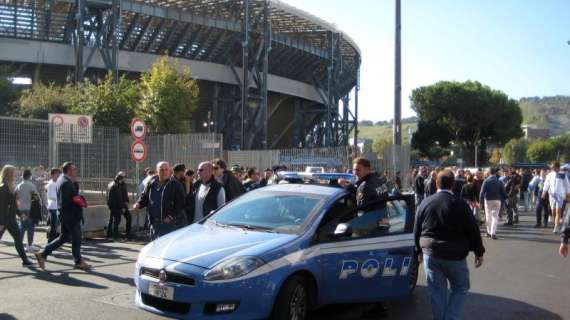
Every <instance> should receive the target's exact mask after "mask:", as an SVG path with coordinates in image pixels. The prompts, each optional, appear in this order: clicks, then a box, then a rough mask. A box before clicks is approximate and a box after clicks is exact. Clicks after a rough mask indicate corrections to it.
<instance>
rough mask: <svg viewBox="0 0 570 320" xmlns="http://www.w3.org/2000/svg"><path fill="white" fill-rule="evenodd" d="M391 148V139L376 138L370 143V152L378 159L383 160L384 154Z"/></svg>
mask: <svg viewBox="0 0 570 320" xmlns="http://www.w3.org/2000/svg"><path fill="white" fill-rule="evenodd" d="M390 146H392V139H388V138H386V137H377V138H375V139H374V142H372V151H373V152H375V153H376V154H377V155H378V158H379V159H384V152H385V151H386V150H387V149H388V148H390Z"/></svg>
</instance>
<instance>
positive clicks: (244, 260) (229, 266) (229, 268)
mask: <svg viewBox="0 0 570 320" xmlns="http://www.w3.org/2000/svg"><path fill="white" fill-rule="evenodd" d="M264 264H265V262H264V261H263V260H261V259H259V258H257V257H235V258H231V259H228V260H225V261H222V262H220V263H219V264H217V265H216V266H215V267H214V268H213V269H212V270H210V271H208V272H206V274H204V280H206V281H216V280H229V279H235V278H239V277H242V276H245V275H246V274H248V273H250V272H252V271H253V270H255V269H257V268H259V267H261V266H262V265H264Z"/></svg>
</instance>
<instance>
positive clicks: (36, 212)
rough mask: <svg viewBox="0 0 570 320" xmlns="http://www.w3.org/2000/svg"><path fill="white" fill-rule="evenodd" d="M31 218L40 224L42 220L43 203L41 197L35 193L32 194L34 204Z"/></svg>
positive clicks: (31, 208) (31, 209)
mask: <svg viewBox="0 0 570 320" xmlns="http://www.w3.org/2000/svg"><path fill="white" fill-rule="evenodd" d="M30 219H32V222H33V223H34V224H38V223H39V222H40V221H42V204H41V201H40V197H39V196H38V195H37V194H36V193H34V194H33V195H32V206H31V207H30Z"/></svg>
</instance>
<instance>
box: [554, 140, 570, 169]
mask: <svg viewBox="0 0 570 320" xmlns="http://www.w3.org/2000/svg"><path fill="white" fill-rule="evenodd" d="M550 140H551V141H552V144H553V145H554V148H555V150H556V151H555V152H556V154H555V155H556V158H553V159H556V160H558V161H560V162H570V133H567V134H565V135H561V136H558V137H555V138H552V139H550Z"/></svg>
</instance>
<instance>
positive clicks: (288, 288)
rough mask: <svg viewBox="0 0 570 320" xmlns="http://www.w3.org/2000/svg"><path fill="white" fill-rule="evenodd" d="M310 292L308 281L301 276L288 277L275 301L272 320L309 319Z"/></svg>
mask: <svg viewBox="0 0 570 320" xmlns="http://www.w3.org/2000/svg"><path fill="white" fill-rule="evenodd" d="M309 294H310V292H309V289H308V286H307V281H306V280H305V279H304V278H303V277H301V276H293V277H292V278H290V279H288V280H287V281H286V282H285V283H284V284H283V286H282V287H281V290H280V291H279V294H278V295H277V299H276V301H275V305H274V306H273V312H272V314H271V318H270V319H271V320H305V319H308V315H309V311H310V309H311V307H310V296H309Z"/></svg>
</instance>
